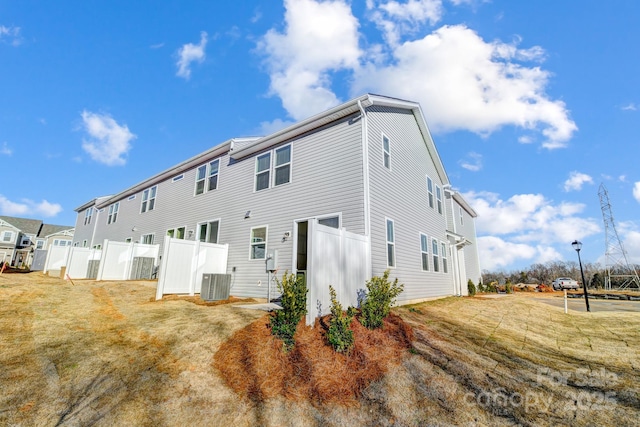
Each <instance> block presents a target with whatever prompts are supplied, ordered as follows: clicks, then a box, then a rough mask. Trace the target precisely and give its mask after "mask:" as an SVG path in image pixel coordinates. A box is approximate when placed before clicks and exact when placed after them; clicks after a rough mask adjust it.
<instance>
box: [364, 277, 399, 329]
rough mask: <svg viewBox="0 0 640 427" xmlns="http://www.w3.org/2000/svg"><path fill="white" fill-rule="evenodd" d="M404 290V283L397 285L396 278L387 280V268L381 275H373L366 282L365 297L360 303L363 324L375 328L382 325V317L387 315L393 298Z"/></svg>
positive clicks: (393, 300)
mask: <svg viewBox="0 0 640 427" xmlns="http://www.w3.org/2000/svg"><path fill="white" fill-rule="evenodd" d="M403 290H404V285H402V284H400V285H398V279H397V278H396V279H395V280H394V281H393V283H391V282H389V270H387V271H385V272H384V274H383V275H382V277H379V276H374V277H372V278H371V280H369V281H368V282H367V298H366V300H365V301H364V303H363V304H362V318H361V322H360V323H362V325H363V326H365V327H366V328H369V329H376V328H379V327H381V326H382V319H384V318H385V317H387V316H388V315H389V311H390V310H391V306H392V305H393V303H394V302H395V299H396V297H397V296H398V295H400V293H401V292H402V291H403Z"/></svg>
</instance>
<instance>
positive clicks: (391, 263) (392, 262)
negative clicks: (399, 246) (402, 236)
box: [387, 219, 396, 267]
mask: <svg viewBox="0 0 640 427" xmlns="http://www.w3.org/2000/svg"><path fill="white" fill-rule="evenodd" d="M394 234H395V232H394V229H393V221H392V220H390V219H388V220H387V267H395V266H396V244H395V237H394Z"/></svg>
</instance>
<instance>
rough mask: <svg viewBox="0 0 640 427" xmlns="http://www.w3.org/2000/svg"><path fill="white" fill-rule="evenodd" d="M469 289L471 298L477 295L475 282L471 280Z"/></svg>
mask: <svg viewBox="0 0 640 427" xmlns="http://www.w3.org/2000/svg"><path fill="white" fill-rule="evenodd" d="M467 289H468V290H469V296H470V297H472V296H474V295H475V294H476V285H474V284H473V281H472V280H471V279H469V280H468V281H467Z"/></svg>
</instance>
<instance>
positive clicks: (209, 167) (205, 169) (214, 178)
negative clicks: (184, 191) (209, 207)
mask: <svg viewBox="0 0 640 427" xmlns="http://www.w3.org/2000/svg"><path fill="white" fill-rule="evenodd" d="M219 173H220V159H216V160H214V161H212V162H209V163H208V164H206V165H202V166H200V167H199V168H198V170H197V171H196V196H197V195H198V194H203V193H205V192H207V191H212V190H215V189H216V188H218V174H219Z"/></svg>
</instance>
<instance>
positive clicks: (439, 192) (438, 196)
mask: <svg viewBox="0 0 640 427" xmlns="http://www.w3.org/2000/svg"><path fill="white" fill-rule="evenodd" d="M436 202H438V213H439V214H442V190H440V187H438V186H437V185H436Z"/></svg>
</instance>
